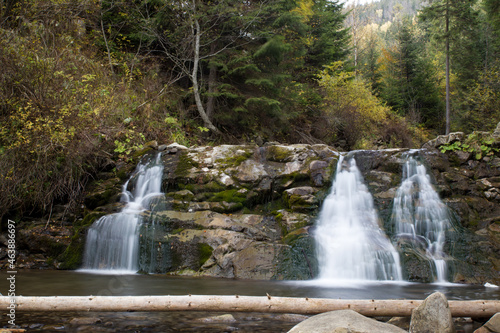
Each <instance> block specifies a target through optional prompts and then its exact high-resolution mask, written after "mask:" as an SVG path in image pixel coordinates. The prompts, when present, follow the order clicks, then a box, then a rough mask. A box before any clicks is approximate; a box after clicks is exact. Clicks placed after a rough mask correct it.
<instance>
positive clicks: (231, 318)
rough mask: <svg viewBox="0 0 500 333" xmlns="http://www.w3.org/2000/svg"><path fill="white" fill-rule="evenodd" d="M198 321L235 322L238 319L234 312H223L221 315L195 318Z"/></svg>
mask: <svg viewBox="0 0 500 333" xmlns="http://www.w3.org/2000/svg"><path fill="white" fill-rule="evenodd" d="M195 321H196V322H199V323H205V324H207V323H235V322H236V319H235V318H234V316H233V315H232V314H223V315H220V316H212V317H205V318H199V319H196V320H195Z"/></svg>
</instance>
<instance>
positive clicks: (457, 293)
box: [0, 270, 500, 332]
mask: <svg viewBox="0 0 500 333" xmlns="http://www.w3.org/2000/svg"><path fill="white" fill-rule="evenodd" d="M7 277H8V276H7V273H6V272H1V273H0V292H1V293H2V294H6V290H7V289H8V288H7V287H8V284H7V282H8V281H7ZM435 291H440V292H442V293H444V294H445V295H446V297H447V298H448V299H449V300H476V299H500V289H499V288H487V287H484V286H476V285H457V284H421V283H407V282H392V283H391V282H370V283H366V282H365V283H359V284H357V285H356V284H354V283H352V282H351V283H350V284H345V285H342V284H328V283H327V282H322V281H320V280H312V281H261V280H233V279H221V278H207V277H203V278H193V277H182V276H164V275H141V274H133V275H105V274H91V273H87V272H79V271H53V270H19V271H18V273H17V275H16V295H22V296H85V295H103V296H104V295H113V296H120V295H130V296H131V295H187V294H193V295H235V294H237V295H247V296H266V294H269V295H271V296H287V297H310V298H314V297H318V298H341V299H424V298H425V297H427V296H428V295H430V294H431V293H433V292H435ZM222 314H223V313H207V312H203V313H202V312H154V313H146V312H126V313H123V312H106V313H88V312H85V313H81V312H80V313H22V312H18V313H16V323H17V324H18V325H19V326H21V327H22V328H26V329H28V331H29V332H32V331H37V332H232V331H237V332H286V331H288V330H289V329H290V328H292V327H293V326H294V325H295V324H296V323H297V322H298V321H300V320H302V319H304V318H303V317H302V316H296V315H280V314H262V313H233V314H232V315H233V316H234V319H235V321H231V320H228V319H227V318H226V317H219V318H217V317H216V316H220V315H222ZM5 315H6V313H5V311H3V310H2V326H3V325H6V322H4V319H5V318H6V317H5ZM85 318H86V320H87V321H88V322H94V323H93V324H85V320H84V319H85ZM462 332H466V331H463V330H462Z"/></svg>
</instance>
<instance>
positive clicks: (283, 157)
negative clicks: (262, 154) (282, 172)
mask: <svg viewBox="0 0 500 333" xmlns="http://www.w3.org/2000/svg"><path fill="white" fill-rule="evenodd" d="M292 156H293V150H290V149H288V148H286V147H280V146H269V147H267V149H266V159H268V160H269V161H275V162H289V161H290V160H291V159H292Z"/></svg>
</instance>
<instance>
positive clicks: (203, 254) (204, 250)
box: [198, 243, 214, 267]
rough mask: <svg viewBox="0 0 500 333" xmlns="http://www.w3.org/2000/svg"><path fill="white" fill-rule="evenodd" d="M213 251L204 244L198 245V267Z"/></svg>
mask: <svg viewBox="0 0 500 333" xmlns="http://www.w3.org/2000/svg"><path fill="white" fill-rule="evenodd" d="M213 251H214V249H213V248H212V247H211V246H210V245H208V244H205V243H198V252H199V263H200V267H201V266H203V264H204V263H205V262H206V261H207V260H208V259H209V258H210V257H211V256H212V252H213Z"/></svg>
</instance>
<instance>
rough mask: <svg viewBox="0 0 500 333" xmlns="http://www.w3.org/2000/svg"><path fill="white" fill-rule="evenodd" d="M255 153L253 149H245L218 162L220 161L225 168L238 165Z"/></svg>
mask: <svg viewBox="0 0 500 333" xmlns="http://www.w3.org/2000/svg"><path fill="white" fill-rule="evenodd" d="M253 154H254V152H253V151H248V150H243V151H240V153H239V154H238V153H237V154H234V155H232V156H230V157H227V158H225V159H223V160H219V161H218V163H220V164H221V166H222V167H223V168H234V167H238V166H239V165H240V164H241V163H243V162H244V161H246V160H248V159H249V158H251V157H252V156H253Z"/></svg>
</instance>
